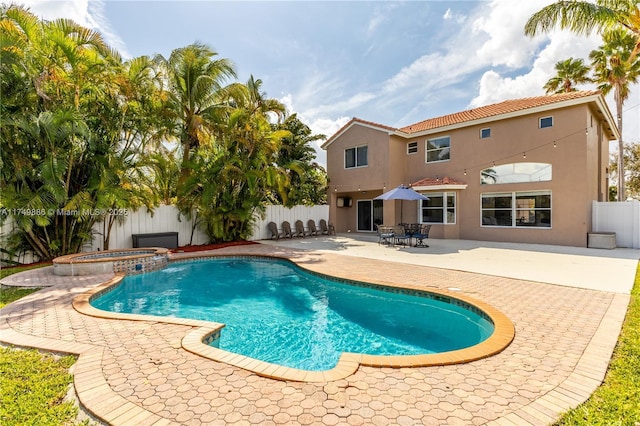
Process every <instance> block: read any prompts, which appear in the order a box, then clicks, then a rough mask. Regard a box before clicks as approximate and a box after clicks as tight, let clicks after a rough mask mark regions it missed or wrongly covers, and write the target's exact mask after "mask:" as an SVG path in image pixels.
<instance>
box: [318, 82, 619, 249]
mask: <svg viewBox="0 0 640 426" xmlns="http://www.w3.org/2000/svg"><path fill="white" fill-rule="evenodd" d="M618 137H619V133H618V130H617V127H616V125H615V121H614V118H613V116H612V114H611V111H610V110H609V108H608V107H607V105H606V102H605V100H604V97H603V96H602V94H601V93H600V92H598V91H583V92H570V93H563V94H555V95H549V96H539V97H531V98H524V99H514V100H507V101H504V102H500V103H497V104H493V105H487V106H482V107H479V108H474V109H470V110H467V111H462V112H458V113H455V114H449V115H445V116H442V117H436V118H431V119H428V120H424V121H421V122H419V123H415V124H411V125H409V126H406V127H401V128H395V127H391V126H386V125H383V124H378V123H373V122H369V121H365V120H361V119H359V118H353V119H352V120H351V121H349V122H348V123H347V124H346V125H345V126H343V127H342V128H341V129H340V130H339V131H338V132H337V133H336V134H335V135H333V136H332V137H331V138H329V139H328V140H327V141H326V142H325V143H324V144H323V145H322V148H323V149H325V150H326V151H327V173H328V176H329V197H328V200H329V203H330V210H329V218H330V220H331V221H332V222H333V223H334V225H335V227H336V231H337V232H375V225H378V224H385V225H392V224H398V223H399V222H401V220H402V222H405V223H429V224H431V225H432V227H431V233H430V237H431V238H453V239H470V240H484V241H504V242H523V243H535V244H557V245H569V246H586V244H587V233H588V232H590V231H591V208H592V202H593V201H594V200H595V201H606V200H607V198H608V187H609V182H608V163H609V141H610V140H615V139H617V138H618ZM402 184H404V185H409V186H411V187H412V188H413V189H415V190H416V191H418V192H420V193H422V194H424V195H426V196H427V197H428V198H429V200H428V201H398V200H396V201H380V200H375V199H374V198H375V197H377V196H378V195H380V194H382V193H383V192H385V191H388V190H390V189H392V188H394V187H397V186H398V185H402ZM401 215H402V216H401ZM401 217H402V219H401Z"/></svg>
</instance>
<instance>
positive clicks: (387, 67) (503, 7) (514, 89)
mask: <svg viewBox="0 0 640 426" xmlns="http://www.w3.org/2000/svg"><path fill="white" fill-rule="evenodd" d="M14 1H16V2H18V3H21V4H24V5H26V6H27V7H29V8H30V9H31V11H32V12H33V13H35V14H36V15H37V16H39V17H41V18H43V19H56V18H60V17H64V18H71V19H73V20H74V21H76V22H77V23H79V24H81V25H83V26H86V27H89V28H92V29H94V30H97V31H100V32H101V33H102V35H103V37H104V38H105V40H106V41H107V42H108V43H109V44H110V45H111V46H113V47H115V48H116V49H117V50H118V51H119V52H120V53H121V54H122V55H123V57H124V58H132V57H136V56H141V55H149V56H153V55H155V54H161V55H163V56H165V57H168V56H169V55H170V54H171V51H172V50H173V49H176V48H179V47H184V46H186V45H189V44H191V43H194V42H201V43H205V44H207V45H208V46H210V47H211V48H213V50H214V51H216V52H217V53H218V55H219V57H221V58H227V59H230V60H231V61H232V62H233V63H234V64H235V68H236V72H237V75H238V80H237V81H240V82H246V81H247V80H248V79H249V76H251V75H253V76H254V78H256V79H261V80H262V89H263V91H264V92H266V94H267V96H268V97H270V98H276V99H279V100H280V101H281V102H283V103H284V104H285V105H286V106H287V109H288V111H289V112H290V113H297V114H298V117H299V118H300V119H301V120H302V121H303V122H305V123H306V124H307V125H309V127H310V128H311V129H312V131H313V132H314V133H315V134H324V135H326V136H327V137H330V136H331V135H333V134H334V133H335V132H336V131H337V130H339V129H340V127H342V126H343V125H344V124H346V123H347V122H348V121H349V120H350V119H351V118H353V117H358V118H361V119H363V120H367V121H373V122H376V123H380V124H384V125H387V126H394V127H403V126H407V125H409V124H413V123H416V122H419V121H422V120H425V119H428V118H433V117H438V116H441V115H445V114H450V113H454V112H459V111H463V110H466V109H469V108H474V107H478V106H481V105H487V104H491V103H495V102H500V101H503V100H506V99H516V98H523V97H529V96H540V95H544V90H543V89H542V87H543V86H544V84H545V83H546V81H547V80H549V79H550V78H551V77H553V76H554V75H555V69H554V65H555V64H556V62H558V61H560V60H564V59H567V58H569V57H574V58H584V59H585V62H588V59H587V58H588V55H589V52H590V51H591V50H593V49H595V48H597V47H598V46H599V45H600V44H601V39H600V38H599V36H598V35H596V34H594V35H592V36H590V37H584V36H576V35H574V34H572V33H570V32H568V31H560V30H554V31H553V32H550V33H548V34H543V35H540V36H537V37H535V38H529V37H526V36H525V35H524V32H523V27H524V24H525V22H526V21H527V19H528V18H529V17H530V16H531V15H532V14H533V13H535V12H536V11H538V10H540V9H541V8H542V7H544V6H545V5H547V4H549V3H552V2H553V0H527V1H522V0H492V1H446V0H442V1H435V0H434V1H409V0H405V1H348V2H343V1H211V0H200V1H182V0H180V1H178V0H173V1H157V0H156V1H148V0H144V1H129V0H128V1H124V0H68V1H62V0H61V1H58V0H23V1H20V0H14ZM581 88H583V89H585V90H590V89H594V88H595V86H587V85H585V86H581ZM607 102H608V104H609V108H610V109H611V111H612V112H614V116H615V103H614V102H613V95H609V96H608V97H607ZM623 117H624V126H623V140H625V141H629V142H640V125H639V123H640V87H639V85H637V84H636V85H634V86H633V87H632V90H631V95H630V97H629V99H628V100H627V102H626V104H625V107H624V114H623ZM321 143H322V142H321V141H320V142H319V143H318V144H317V145H316V146H315V148H316V152H317V161H318V163H320V164H322V165H325V164H326V155H325V152H324V151H323V150H322V149H320V147H319V145H320V144H321ZM616 147H617V145H616V144H615V143H612V144H611V149H610V151H611V152H614V151H615V150H617V148H616Z"/></svg>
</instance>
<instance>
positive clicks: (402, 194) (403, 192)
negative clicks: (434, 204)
mask: <svg viewBox="0 0 640 426" xmlns="http://www.w3.org/2000/svg"><path fill="white" fill-rule="evenodd" d="M428 199H429V197H425V196H424V195H422V194H420V193H419V192H416V191H414V190H413V189H411V188H409V187H407V186H405V185H400V186H398V187H397V188H393V189H392V190H390V191H387V192H385V193H384V194H381V195H378V196H377V197H376V198H374V200H400V222H402V201H403V200H408V201H413V200H428Z"/></svg>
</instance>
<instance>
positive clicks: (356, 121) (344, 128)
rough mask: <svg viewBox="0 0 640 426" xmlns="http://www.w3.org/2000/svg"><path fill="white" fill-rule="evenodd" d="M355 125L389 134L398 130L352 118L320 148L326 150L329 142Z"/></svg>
mask: <svg viewBox="0 0 640 426" xmlns="http://www.w3.org/2000/svg"><path fill="white" fill-rule="evenodd" d="M356 123H360V124H364V125H365V126H371V127H377V128H379V129H381V130H387V131H390V132H395V131H397V130H398V129H397V128H396V127H391V126H387V125H384V124H380V123H374V122H373V121H367V120H363V119H361V118H358V117H353V118H352V119H351V120H349V121H348V122H347V124H345V125H344V126H342V127H341V128H340V129H338V131H337V132H335V133H334V134H333V136H331V137H330V138H329V139H327V140H326V141H325V142H324V143H323V144H322V145H321V148H326V147H327V146H329V145H330V144H331V142H333V141H334V140H335V139H336V138H337V137H338V136H340V135H341V134H342V132H344V131H345V130H347V129H348V128H349V127H351V126H352V125H354V124H356Z"/></svg>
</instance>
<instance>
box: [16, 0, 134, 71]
mask: <svg viewBox="0 0 640 426" xmlns="http://www.w3.org/2000/svg"><path fill="white" fill-rule="evenodd" d="M21 3H22V4H24V5H25V6H26V7H28V8H29V9H30V10H31V12H32V13H33V14H35V15H36V16H38V17H39V18H41V19H45V20H54V19H59V18H67V19H71V20H73V21H75V22H76V23H78V24H80V25H82V26H83V27H87V28H89V29H92V30H95V31H98V32H99V33H100V34H102V37H103V38H104V41H105V42H106V43H107V44H108V45H109V46H111V47H113V48H115V49H116V50H117V51H118V52H119V53H120V54H121V55H122V56H123V57H124V58H125V59H126V58H130V57H131V55H130V54H129V53H128V52H127V48H126V45H125V43H124V42H123V41H122V39H121V38H120V37H119V36H118V35H117V34H116V33H115V32H114V31H113V30H112V29H111V26H110V25H109V22H108V20H107V19H106V18H105V16H104V0H91V1H89V0H56V1H51V0H22V1H21Z"/></svg>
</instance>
